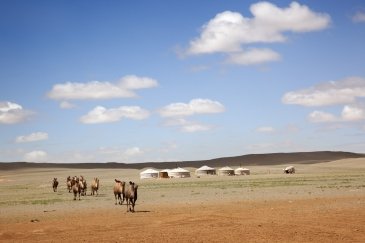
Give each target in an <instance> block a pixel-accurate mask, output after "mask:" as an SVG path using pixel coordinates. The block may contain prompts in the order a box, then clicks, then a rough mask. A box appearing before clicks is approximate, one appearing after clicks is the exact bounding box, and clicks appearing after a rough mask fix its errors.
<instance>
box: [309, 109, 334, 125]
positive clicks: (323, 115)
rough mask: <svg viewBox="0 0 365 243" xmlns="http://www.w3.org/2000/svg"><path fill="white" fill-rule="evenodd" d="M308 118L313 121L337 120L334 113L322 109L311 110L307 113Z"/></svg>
mask: <svg viewBox="0 0 365 243" xmlns="http://www.w3.org/2000/svg"><path fill="white" fill-rule="evenodd" d="M308 120H309V121H310V122H315V123H321V122H323V123H324V122H335V121H338V119H337V118H336V116H335V115H333V114H331V113H328V112H323V111H313V112H312V113H310V114H309V116H308Z"/></svg>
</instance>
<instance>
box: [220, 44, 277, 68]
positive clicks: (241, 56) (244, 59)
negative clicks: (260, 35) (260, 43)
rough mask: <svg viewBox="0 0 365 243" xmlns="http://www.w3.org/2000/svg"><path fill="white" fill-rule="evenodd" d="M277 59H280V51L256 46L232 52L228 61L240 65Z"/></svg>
mask: <svg viewBox="0 0 365 243" xmlns="http://www.w3.org/2000/svg"><path fill="white" fill-rule="evenodd" d="M277 60H280V54H279V53H277V52H275V51H273V50H270V49H267V48H265V49H258V48H254V49H249V50H247V51H242V52H234V53H230V54H229V55H228V58H227V59H226V62H227V63H231V64H238V65H254V64H260V63H264V62H271V61H277Z"/></svg>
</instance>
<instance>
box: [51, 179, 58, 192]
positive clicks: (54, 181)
mask: <svg viewBox="0 0 365 243" xmlns="http://www.w3.org/2000/svg"><path fill="white" fill-rule="evenodd" d="M52 187H53V191H54V192H57V187H58V181H57V178H53V183H52Z"/></svg>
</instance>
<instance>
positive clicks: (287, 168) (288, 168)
mask: <svg viewBox="0 0 365 243" xmlns="http://www.w3.org/2000/svg"><path fill="white" fill-rule="evenodd" d="M292 168H294V166H288V167H286V168H285V170H290V169H292Z"/></svg>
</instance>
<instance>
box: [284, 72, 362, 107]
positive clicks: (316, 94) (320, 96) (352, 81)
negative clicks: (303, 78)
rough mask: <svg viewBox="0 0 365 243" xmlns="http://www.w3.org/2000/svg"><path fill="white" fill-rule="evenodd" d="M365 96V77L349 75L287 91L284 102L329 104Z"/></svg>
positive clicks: (351, 101) (346, 101)
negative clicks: (340, 78) (341, 78)
mask: <svg viewBox="0 0 365 243" xmlns="http://www.w3.org/2000/svg"><path fill="white" fill-rule="evenodd" d="M361 97H362V98H363V97H365V79H364V78H361V77H349V78H346V79H343V80H339V81H330V82H326V83H322V84H319V85H315V86H313V87H310V88H307V89H303V90H297V91H291V92H288V93H286V94H285V95H284V96H283V98H282V102H283V103H285V104H296V105H302V106H328V105H338V104H347V103H353V102H355V100H356V98H361Z"/></svg>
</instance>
